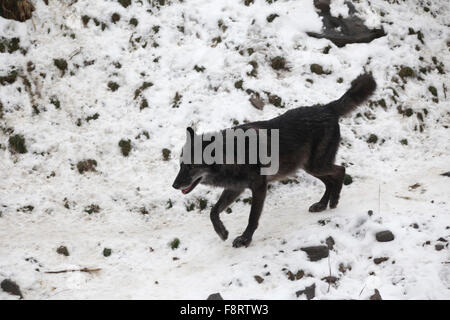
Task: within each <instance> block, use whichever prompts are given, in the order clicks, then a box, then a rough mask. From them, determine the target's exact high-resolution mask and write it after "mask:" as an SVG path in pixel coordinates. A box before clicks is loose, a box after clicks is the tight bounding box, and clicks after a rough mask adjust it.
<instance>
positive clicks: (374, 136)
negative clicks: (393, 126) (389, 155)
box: [367, 133, 378, 143]
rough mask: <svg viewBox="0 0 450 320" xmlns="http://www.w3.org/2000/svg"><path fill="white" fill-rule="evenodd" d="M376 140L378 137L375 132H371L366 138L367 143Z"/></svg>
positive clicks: (375, 141)
mask: <svg viewBox="0 0 450 320" xmlns="http://www.w3.org/2000/svg"><path fill="white" fill-rule="evenodd" d="M377 141H378V137H377V135H376V134H373V133H372V134H371V135H370V136H369V138H368V139H367V143H377Z"/></svg>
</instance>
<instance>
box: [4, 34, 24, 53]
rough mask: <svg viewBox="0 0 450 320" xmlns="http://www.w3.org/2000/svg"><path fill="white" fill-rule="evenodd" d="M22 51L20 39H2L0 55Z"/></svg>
mask: <svg viewBox="0 0 450 320" xmlns="http://www.w3.org/2000/svg"><path fill="white" fill-rule="evenodd" d="M19 49H20V38H17V37H15V38H10V39H8V38H3V37H0V53H5V52H6V51H8V53H13V52H16V51H17V50H19Z"/></svg>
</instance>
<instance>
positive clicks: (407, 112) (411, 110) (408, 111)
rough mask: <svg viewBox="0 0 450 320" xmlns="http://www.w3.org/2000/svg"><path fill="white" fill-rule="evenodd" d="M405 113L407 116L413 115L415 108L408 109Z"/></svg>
mask: <svg viewBox="0 0 450 320" xmlns="http://www.w3.org/2000/svg"><path fill="white" fill-rule="evenodd" d="M404 114H405V116H407V117H411V116H412V115H413V114H414V112H413V109H411V108H408V109H406V110H405V112H404Z"/></svg>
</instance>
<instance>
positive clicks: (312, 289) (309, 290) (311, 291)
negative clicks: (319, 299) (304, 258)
mask: <svg viewBox="0 0 450 320" xmlns="http://www.w3.org/2000/svg"><path fill="white" fill-rule="evenodd" d="M302 294H304V295H305V296H306V299H308V300H311V299H312V298H314V297H315V296H316V284H315V283H313V284H312V285H311V286H309V287H306V288H305V289H304V290H299V291H297V292H296V293H295V295H296V296H297V298H298V297H299V296H301V295H302Z"/></svg>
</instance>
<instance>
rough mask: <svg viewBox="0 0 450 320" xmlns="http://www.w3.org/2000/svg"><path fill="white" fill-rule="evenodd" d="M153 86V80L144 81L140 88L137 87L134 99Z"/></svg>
mask: <svg viewBox="0 0 450 320" xmlns="http://www.w3.org/2000/svg"><path fill="white" fill-rule="evenodd" d="M152 86H153V83H152V82H147V81H146V82H144V83H143V84H142V85H141V86H140V87H139V88H138V89H136V91H134V99H136V98H137V97H138V96H139V95H140V94H141V93H142V91H144V90H146V89H148V88H150V87H152Z"/></svg>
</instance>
